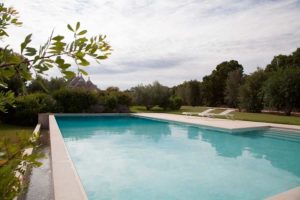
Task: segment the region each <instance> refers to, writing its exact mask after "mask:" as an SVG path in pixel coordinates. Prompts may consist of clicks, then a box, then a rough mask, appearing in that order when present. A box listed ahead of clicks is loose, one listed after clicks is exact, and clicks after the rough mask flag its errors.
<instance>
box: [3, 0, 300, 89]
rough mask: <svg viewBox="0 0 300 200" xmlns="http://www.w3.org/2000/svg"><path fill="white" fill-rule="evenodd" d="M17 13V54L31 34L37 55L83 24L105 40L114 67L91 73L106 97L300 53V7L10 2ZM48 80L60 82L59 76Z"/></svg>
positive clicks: (179, 0)
mask: <svg viewBox="0 0 300 200" xmlns="http://www.w3.org/2000/svg"><path fill="white" fill-rule="evenodd" d="M4 2H5V3H6V5H8V6H13V7H14V8H15V9H17V10H18V11H19V13H20V20H21V21H22V22H23V26H22V27H21V28H10V36H11V37H10V38H9V39H8V40H7V41H6V42H8V43H9V44H10V45H11V46H12V47H13V48H14V49H15V51H17V52H18V51H19V44H20V43H21V42H22V41H23V39H24V37H25V36H26V35H27V34H29V33H33V43H32V44H33V46H36V47H39V45H41V44H43V43H44V42H45V41H46V40H47V38H48V37H49V35H50V33H51V32H52V30H54V31H55V33H56V34H61V35H65V36H67V38H69V39H70V37H71V33H70V32H69V31H68V29H67V28H66V26H67V24H75V23H76V22H77V21H80V22H81V26H82V28H84V29H87V30H88V36H92V35H97V34H103V35H106V36H107V41H108V42H109V44H110V45H111V46H112V48H113V52H112V55H111V56H110V57H109V59H107V60H104V61H103V62H102V63H100V64H98V63H95V62H92V64H91V66H89V67H88V68H87V71H88V72H89V75H90V77H91V80H92V81H93V82H94V83H95V84H96V85H97V86H98V87H99V88H101V89H105V88H107V87H109V86H117V87H119V88H121V89H128V88H131V87H133V86H136V85H138V84H141V83H143V84H148V83H152V82H153V81H155V80H157V81H159V82H160V83H162V84H163V85H167V86H174V85H177V84H180V83H182V82H183V81H186V80H191V79H193V80H194V79H197V80H202V77H203V76H205V75H208V74H210V73H211V71H212V70H213V69H214V68H215V67H216V65H218V64H219V63H221V62H223V61H229V60H232V59H234V60H237V61H238V62H239V63H240V64H242V65H243V67H244V72H245V73H251V72H253V71H254V70H255V69H256V68H257V67H265V66H266V65H267V64H268V63H270V61H271V60H272V58H273V57H274V56H275V55H278V54H290V53H291V52H293V51H295V50H296V48H298V47H300V0H244V1H243V0H59V1H58V0H47V1H45V0H30V1H28V0H5V1H4ZM48 74H49V76H52V77H56V76H58V77H59V76H61V75H60V73H59V72H58V71H57V70H51V71H49V73H48Z"/></svg>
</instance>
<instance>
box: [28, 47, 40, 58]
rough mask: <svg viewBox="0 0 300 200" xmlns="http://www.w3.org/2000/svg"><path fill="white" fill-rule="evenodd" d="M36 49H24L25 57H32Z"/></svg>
mask: <svg viewBox="0 0 300 200" xmlns="http://www.w3.org/2000/svg"><path fill="white" fill-rule="evenodd" d="M36 52H37V51H36V49H35V48H32V47H26V53H25V55H26V56H34V55H35V54H36Z"/></svg>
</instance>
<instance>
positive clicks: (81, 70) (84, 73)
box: [78, 69, 89, 76]
mask: <svg viewBox="0 0 300 200" xmlns="http://www.w3.org/2000/svg"><path fill="white" fill-rule="evenodd" d="M78 71H79V72H80V73H82V74H83V75H85V76H87V75H89V74H88V73H87V72H86V71H84V70H83V69H78Z"/></svg>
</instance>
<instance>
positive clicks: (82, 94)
mask: <svg viewBox="0 0 300 200" xmlns="http://www.w3.org/2000/svg"><path fill="white" fill-rule="evenodd" d="M53 98H54V99H55V100H56V101H57V104H58V106H59V107H60V111H61V112H65V113H82V112H88V111H89V109H90V107H91V106H93V105H96V104H97V94H96V93H95V92H92V91H87V90H83V89H61V90H58V91H56V92H54V94H53Z"/></svg>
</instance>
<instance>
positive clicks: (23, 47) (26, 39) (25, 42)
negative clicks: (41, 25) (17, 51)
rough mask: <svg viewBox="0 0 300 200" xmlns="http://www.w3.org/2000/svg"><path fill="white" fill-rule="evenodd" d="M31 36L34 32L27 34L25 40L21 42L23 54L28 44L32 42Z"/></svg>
mask: <svg viewBox="0 0 300 200" xmlns="http://www.w3.org/2000/svg"><path fill="white" fill-rule="evenodd" d="M31 36H32V34H29V35H27V36H26V38H25V40H24V42H22V43H21V54H22V53H23V50H24V49H25V48H26V47H27V45H28V44H29V43H30V42H31Z"/></svg>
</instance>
